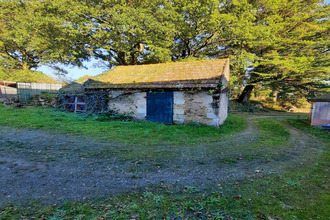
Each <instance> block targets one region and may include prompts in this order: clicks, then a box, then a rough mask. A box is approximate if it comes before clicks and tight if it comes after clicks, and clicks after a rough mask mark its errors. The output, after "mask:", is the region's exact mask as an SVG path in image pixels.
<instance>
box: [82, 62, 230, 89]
mask: <svg viewBox="0 0 330 220" xmlns="http://www.w3.org/2000/svg"><path fill="white" fill-rule="evenodd" d="M227 62H228V59H217V60H204V61H191V62H175V63H161V64H148V65H134V66H117V67H115V68H114V69H111V70H109V71H107V72H105V73H102V74H100V75H98V76H95V77H93V78H92V79H91V80H89V81H87V82H86V83H85V84H86V86H87V88H142V87H147V88H148V87H150V88H171V87H176V86H178V85H184V86H183V87H194V86H196V85H197V84H198V85H210V87H212V86H215V85H216V84H217V83H218V82H219V80H220V78H221V76H222V75H223V73H224V71H225V67H226V65H227ZM211 85H212V86H211Z"/></svg>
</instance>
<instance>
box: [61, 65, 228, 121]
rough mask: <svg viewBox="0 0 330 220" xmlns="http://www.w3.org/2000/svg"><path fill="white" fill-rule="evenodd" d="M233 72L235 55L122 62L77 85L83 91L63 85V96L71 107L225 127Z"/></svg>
mask: <svg viewBox="0 0 330 220" xmlns="http://www.w3.org/2000/svg"><path fill="white" fill-rule="evenodd" d="M229 72H230V70H229V59H217V60H205V61H191V62H175V63H163V64H148V65H134V66H117V67H115V68H114V69H111V70H109V71H107V72H105V73H103V74H100V75H98V76H95V77H92V78H89V79H88V80H87V81H86V82H84V83H83V84H81V85H80V86H79V85H77V84H75V85H74V86H73V85H71V87H72V88H73V89H76V90H77V88H78V87H79V89H78V90H79V91H78V93H76V92H70V91H72V90H71V89H70V87H68V88H67V89H66V88H63V89H62V91H64V90H66V91H65V93H66V95H65V96H63V95H62V97H66V98H64V100H63V101H64V102H66V104H64V106H66V109H67V110H70V111H82V109H83V111H91V110H94V111H95V110H98V111H104V110H107V111H113V112H116V113H118V114H126V115H130V116H133V117H134V118H136V119H146V120H149V121H153V122H162V123H165V124H182V123H199V124H206V125H211V126H219V125H221V124H223V123H224V121H225V120H226V118H227V114H228V87H227V86H228V82H229ZM82 89H83V92H82ZM75 94H77V95H75ZM69 100H71V101H70V102H68V101H69ZM73 101H75V102H73ZM82 105H84V107H83V108H82ZM74 106H77V107H78V108H79V109H74Z"/></svg>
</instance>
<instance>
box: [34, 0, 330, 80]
mask: <svg viewBox="0 0 330 220" xmlns="http://www.w3.org/2000/svg"><path fill="white" fill-rule="evenodd" d="M325 2H326V3H327V4H330V0H325ZM96 63H97V61H96V60H91V61H90V62H86V63H85V66H86V67H87V69H84V68H78V67H75V68H70V67H65V66H62V67H63V68H64V69H65V70H67V71H68V74H67V75H66V76H65V78H67V79H70V80H76V79H78V78H80V77H82V76H84V75H92V76H95V75H98V74H100V73H103V72H104V71H106V70H107V69H105V68H100V67H95V66H94V65H95V64H96ZM38 71H41V72H43V73H45V74H47V75H49V76H52V77H55V75H54V74H53V72H54V70H53V69H51V68H49V67H46V66H42V67H39V68H38Z"/></svg>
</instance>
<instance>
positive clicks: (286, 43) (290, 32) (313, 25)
mask: <svg viewBox="0 0 330 220" xmlns="http://www.w3.org/2000/svg"><path fill="white" fill-rule="evenodd" d="M322 2H323V1H319V0H310V1H304V0H292V1H284V0H277V1H267V0H254V1H244V0H239V1H232V2H231V4H228V5H226V6H225V7H224V8H223V10H224V12H227V14H226V15H225V14H224V15H223V21H224V23H227V24H229V25H228V28H227V29H226V31H225V32H223V33H222V34H224V37H225V38H226V39H227V41H224V42H221V43H220V46H221V47H223V48H225V51H226V54H227V55H228V56H230V57H231V60H232V62H233V63H232V64H233V65H232V66H233V68H232V69H233V70H234V71H232V73H233V74H234V77H235V78H236V80H237V81H240V82H241V83H244V84H245V88H244V90H243V92H242V94H241V95H240V97H239V99H238V101H239V102H244V101H246V100H248V99H249V96H250V94H251V92H252V90H253V88H254V86H255V85H256V84H259V85H263V86H268V87H271V88H272V89H274V90H279V89H287V91H290V92H298V93H304V94H305V95H306V96H307V95H310V94H311V93H313V92H314V91H315V90H317V89H318V88H321V87H324V85H325V82H326V80H328V79H329V63H330V62H329V53H328V52H329V49H328V48H329V42H330V41H329V11H330V10H329V5H326V4H324V3H322ZM228 21H229V22H228Z"/></svg>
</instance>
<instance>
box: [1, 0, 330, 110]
mask: <svg viewBox="0 0 330 220" xmlns="http://www.w3.org/2000/svg"><path fill="white" fill-rule="evenodd" d="M0 9H1V10H0V11H1V12H0V65H1V66H2V67H4V68H6V69H31V68H36V67H38V66H39V65H42V64H47V65H51V66H54V65H56V64H57V63H59V62H60V63H64V64H67V65H78V66H82V62H83V61H84V60H88V59H89V58H90V57H92V56H93V57H95V58H97V59H99V60H101V61H104V62H105V64H106V65H107V66H108V67H109V68H110V67H113V66H116V65H134V64H143V63H159V62H168V61H170V60H172V61H181V60H186V59H187V60H191V59H213V58H219V57H229V58H230V60H231V84H232V88H234V90H235V92H237V93H239V92H240V91H241V89H242V87H244V86H245V85H255V86H256V85H258V86H263V88H264V89H270V90H272V91H278V93H279V97H282V98H283V99H285V100H288V101H289V102H292V103H296V104H300V103H297V100H295V98H293V97H296V96H297V97H299V98H301V97H302V96H303V97H310V96H314V95H315V94H316V93H318V92H320V91H324V90H326V89H327V87H326V82H327V80H329V73H330V72H329V69H330V68H329V63H330V62H329V53H328V48H329V42H330V41H329V34H328V31H329V30H328V27H329V22H330V21H329V19H328V18H329V11H330V10H329V4H326V3H324V1H323V0H310V1H301V0H292V1H284V0H276V1H269V0H258V1H256V0H252V1H246V0H235V1H223V0H221V1H217V0H193V1H191V0H172V1H169V0H156V1H155V0H145V1H130V0H125V1H117V0H108V1H78V0H57V1H52V0H45V1H37V0H28V1H23V2H22V1H18V0H13V1H1V2H0ZM57 69H58V70H60V69H59V68H57ZM288 94H294V96H290V95H288Z"/></svg>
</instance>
